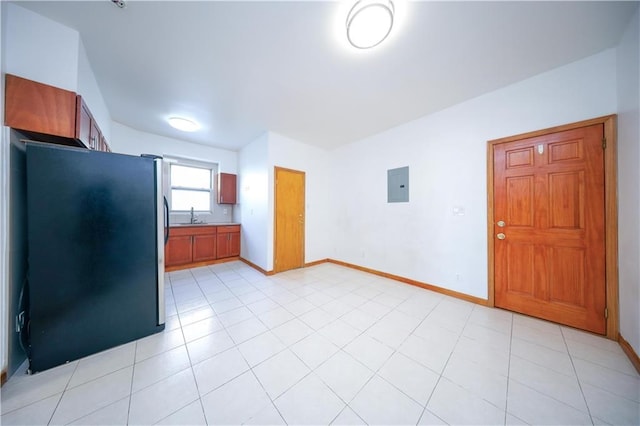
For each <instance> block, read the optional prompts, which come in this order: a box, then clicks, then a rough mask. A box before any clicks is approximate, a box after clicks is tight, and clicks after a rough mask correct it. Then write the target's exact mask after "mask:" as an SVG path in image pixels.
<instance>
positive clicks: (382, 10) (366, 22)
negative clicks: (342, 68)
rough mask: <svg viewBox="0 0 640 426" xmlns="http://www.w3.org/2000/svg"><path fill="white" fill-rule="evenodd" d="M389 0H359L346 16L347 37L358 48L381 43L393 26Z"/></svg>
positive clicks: (392, 12) (392, 11)
mask: <svg viewBox="0 0 640 426" xmlns="http://www.w3.org/2000/svg"><path fill="white" fill-rule="evenodd" d="M393 15H394V8H393V3H392V2H391V0H359V1H358V2H356V4H354V5H353V7H352V8H351V10H350V11H349V15H348V16H347V38H348V39H349V43H351V44H352V45H353V46H354V47H357V48H358V49H369V48H371V47H374V46H377V45H378V44H380V43H382V41H383V40H384V39H385V38H387V36H388V35H389V33H390V32H391V28H392V27H393Z"/></svg>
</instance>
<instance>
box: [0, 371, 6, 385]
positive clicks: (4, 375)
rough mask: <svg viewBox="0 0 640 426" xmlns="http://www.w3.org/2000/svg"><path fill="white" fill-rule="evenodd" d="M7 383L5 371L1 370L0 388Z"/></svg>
mask: <svg viewBox="0 0 640 426" xmlns="http://www.w3.org/2000/svg"><path fill="white" fill-rule="evenodd" d="M5 383H7V370H2V373H0V387H2V386H4V384H5Z"/></svg>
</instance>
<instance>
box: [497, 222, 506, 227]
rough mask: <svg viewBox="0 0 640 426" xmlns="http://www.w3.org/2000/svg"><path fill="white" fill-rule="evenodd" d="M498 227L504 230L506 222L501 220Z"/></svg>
mask: <svg viewBox="0 0 640 426" xmlns="http://www.w3.org/2000/svg"><path fill="white" fill-rule="evenodd" d="M496 225H498V226H499V227H500V228H504V225H505V223H504V220H499V221H498V222H497V223H496Z"/></svg>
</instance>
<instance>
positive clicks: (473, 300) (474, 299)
mask: <svg viewBox="0 0 640 426" xmlns="http://www.w3.org/2000/svg"><path fill="white" fill-rule="evenodd" d="M326 261H327V262H329V263H334V264H336V265H340V266H346V267H347V268H352V269H357V270H358V271H362V272H368V273H370V274H373V275H378V276H380V277H384V278H389V279H392V280H396V281H400V282H402V283H405V284H410V285H414V286H416V287H421V288H424V289H426V290H431V291H434V292H436V293H440V294H444V295H447V296H451V297H455V298H456V299H461V300H465V301H467V302H471V303H475V304H478V305H482V306H487V303H488V301H487V300H486V299H482V298H480V297H475V296H471V295H468V294H464V293H460V292H457V291H454V290H449V289H446V288H442V287H438V286H435V285H433V284H428V283H423V282H421V281H416V280H412V279H410V278H405V277H401V276H399V275H393V274H388V273H386V272H382V271H377V270H375V269H370V268H365V267H364V266H358V265H354V264H352V263H347V262H342V261H340V260H335V259H327V260H326ZM320 263H323V262H320Z"/></svg>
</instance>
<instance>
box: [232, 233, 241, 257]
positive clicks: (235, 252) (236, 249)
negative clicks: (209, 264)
mask: <svg viewBox="0 0 640 426" xmlns="http://www.w3.org/2000/svg"><path fill="white" fill-rule="evenodd" d="M229 256H240V233H239V232H232V233H231V234H229Z"/></svg>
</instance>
